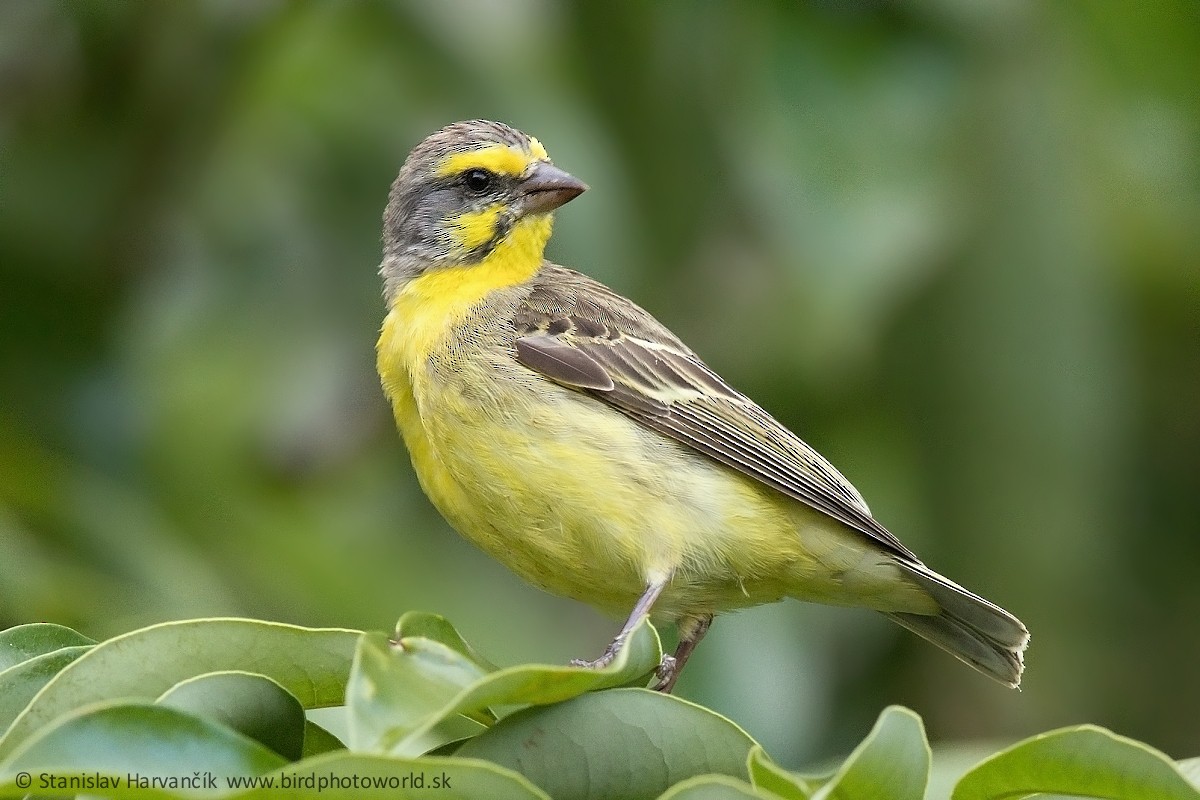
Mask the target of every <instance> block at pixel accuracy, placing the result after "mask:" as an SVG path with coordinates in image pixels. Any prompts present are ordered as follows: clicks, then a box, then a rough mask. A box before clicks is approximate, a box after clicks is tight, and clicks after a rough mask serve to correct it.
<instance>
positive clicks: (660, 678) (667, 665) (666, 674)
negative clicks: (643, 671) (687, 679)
mask: <svg viewBox="0 0 1200 800" xmlns="http://www.w3.org/2000/svg"><path fill="white" fill-rule="evenodd" d="M678 664H679V662H678V661H677V660H676V659H675V656H670V655H667V654H666V653H664V654H663V657H662V661H660V662H659V664H658V669H656V670H654V677H655V678H656V679H657V680H655V682H654V685H653V686H651V687H650V688H651V689H653V690H654V691H656V692H662V693H663V694H670V693H671V690H672V689H674V688H675V680H676V679H677V678H678V677H679V670H678Z"/></svg>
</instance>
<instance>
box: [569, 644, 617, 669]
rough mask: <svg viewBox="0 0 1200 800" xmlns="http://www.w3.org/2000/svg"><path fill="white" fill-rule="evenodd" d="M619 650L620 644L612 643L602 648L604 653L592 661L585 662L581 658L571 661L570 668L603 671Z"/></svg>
mask: <svg viewBox="0 0 1200 800" xmlns="http://www.w3.org/2000/svg"><path fill="white" fill-rule="evenodd" d="M620 649H621V643H620V642H613V643H612V644H610V645H609V646H608V647H606V648H604V652H603V653H601V654H600V657H599V658H597V659H596V660H594V661H585V660H584V659H582V658H573V659H571V666H572V667H584V668H585V669H604V668H605V667H607V666H608V665H609V664H611V663H612V662H613V659H614V658H616V657H617V651H618V650H620Z"/></svg>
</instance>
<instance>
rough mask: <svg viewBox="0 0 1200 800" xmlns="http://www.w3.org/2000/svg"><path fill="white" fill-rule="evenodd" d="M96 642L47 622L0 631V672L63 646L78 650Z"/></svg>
mask: <svg viewBox="0 0 1200 800" xmlns="http://www.w3.org/2000/svg"><path fill="white" fill-rule="evenodd" d="M95 643H96V642H95V641H94V640H92V639H89V638H88V637H86V636H84V635H83V634H82V633H78V632H76V631H73V630H71V629H70V628H66V627H63V626H62V625H53V624H51V623H49V622H35V623H31V624H29V625H17V626H16V627H14V628H9V629H7V630H4V631H0V672H3V671H4V670H6V669H8V668H9V667H14V666H16V665H17V664H20V663H21V662H22V661H25V660H27V659H30V658H34V657H36V656H41V655H45V654H46V653H53V652H54V651H55V650H61V649H63V648H64V647H81V646H86V645H89V644H95Z"/></svg>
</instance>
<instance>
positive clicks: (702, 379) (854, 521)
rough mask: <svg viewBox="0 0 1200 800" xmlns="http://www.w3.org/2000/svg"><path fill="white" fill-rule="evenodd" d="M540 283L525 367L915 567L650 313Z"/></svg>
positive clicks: (585, 281)
mask: <svg viewBox="0 0 1200 800" xmlns="http://www.w3.org/2000/svg"><path fill="white" fill-rule="evenodd" d="M543 273H549V274H546V275H545V278H546V280H545V281H544V282H543V283H541V284H539V285H538V286H536V287H535V288H534V289H533V291H532V292H531V294H530V295H529V297H528V298H526V299H525V300H524V301H523V303H522V304H521V306H520V308H519V309H518V310H517V312H516V314H515V316H514V326H515V327H516V328H517V334H518V338H517V339H516V357H517V360H518V361H519V362H520V363H522V364H524V365H525V366H526V367H528V368H529V369H532V370H534V371H536V372H538V373H540V374H542V375H543V376H545V377H547V378H549V379H550V380H553V381H555V382H556V383H559V384H561V385H563V386H568V387H570V388H573V389H577V390H580V391H584V392H586V393H588V394H590V395H592V396H594V397H596V398H597V399H599V400H601V401H603V402H605V403H607V404H608V405H610V406H611V407H613V408H615V409H617V410H619V411H621V412H622V413H624V414H626V415H628V416H629V417H631V418H632V419H634V420H636V421H637V422H639V423H641V424H643V425H645V426H646V427H648V428H651V429H652V430H655V431H658V432H659V433H662V434H663V435H665V436H669V437H670V438H672V439H675V440H676V441H679V442H682V443H684V444H686V445H688V446H690V447H692V448H694V449H695V450H696V451H698V452H700V453H702V454H704V455H705V456H708V457H709V458H712V459H713V460H715V461H718V462H720V463H722V464H725V465H726V466H728V467H731V468H733V469H736V470H738V471H739V472H741V473H743V474H745V475H748V476H749V477H751V478H754V479H755V480H758V481H760V482H762V483H763V484H765V485H767V486H770V487H771V488H773V489H775V490H777V491H779V492H781V493H783V494H785V495H788V496H789V497H792V498H794V499H796V500H798V501H800V502H802V503H805V504H806V505H808V506H810V507H812V508H814V509H816V510H818V511H820V512H822V513H824V514H827V515H828V516H830V517H832V518H833V519H836V520H838V521H840V522H842V523H844V524H845V525H848V526H849V527H851V528H853V529H855V530H857V531H859V532H861V533H862V534H864V535H865V536H868V537H870V538H871V539H873V540H875V541H876V542H878V543H879V544H880V545H882V546H884V547H886V548H887V549H888V550H890V551H891V552H892V553H894V554H895V555H897V556H899V557H901V558H902V559H904V560H906V561H910V562H916V563H919V561H918V559H917V557H916V556H915V555H914V554H913V553H912V551H910V550H909V549H908V548H907V547H905V546H904V545H903V544H902V543H901V542H900V540H899V539H897V538H896V537H895V536H893V535H892V534H891V532H889V531H888V530H887V529H886V528H884V527H883V526H882V525H880V524H879V523H878V522H876V521H875V519H874V518H873V517H872V516H871V512H870V510H869V509H868V508H867V505H866V503H865V502H864V501H863V499H862V496H861V495H860V494H859V493H858V491H857V490H856V489H855V488H854V487H853V486H852V485H851V484H850V482H849V481H847V480H846V479H845V478H844V477H842V475H841V474H840V473H839V472H838V471H837V470H836V469H834V467H833V466H832V465H831V464H830V463H829V462H828V461H826V460H825V459H824V458H822V457H821V455H820V454H818V453H817V452H816V451H815V450H813V449H812V448H811V447H809V446H808V445H807V444H805V443H804V442H803V441H801V440H800V438H799V437H797V436H796V435H795V434H794V433H792V432H791V431H789V430H788V429H787V428H785V427H784V426H783V425H782V424H780V423H779V422H778V421H776V420H775V419H774V418H773V417H772V416H771V415H770V414H768V413H767V412H766V411H765V410H763V409H762V408H761V407H760V406H758V405H757V404H755V403H754V402H753V401H752V400H750V399H749V398H748V397H746V396H745V395H743V394H741V393H740V392H738V391H736V390H735V389H733V388H732V387H730V386H729V385H728V384H727V383H726V382H725V381H724V380H723V379H722V378H721V377H720V376H719V375H717V373H715V372H713V371H712V370H711V369H709V367H708V366H707V365H706V364H704V362H703V361H701V360H700V358H699V357H698V356H696V355H695V354H694V353H692V352H691V351H690V350H689V349H687V347H686V346H684V345H683V344H682V343H681V342H680V341H679V340H678V339H677V338H676V337H675V336H674V335H673V334H671V333H670V331H668V330H667V329H666V328H664V327H663V326H662V325H661V324H660V323H658V322H657V320H655V319H654V318H653V317H651V316H650V315H649V314H648V313H646V312H645V311H643V310H642V309H640V308H638V307H637V306H635V305H633V304H632V303H630V302H629V301H628V300H625V299H624V298H621V297H620V296H619V295H616V294H614V293H613V292H611V290H609V289H607V288H606V287H604V286H602V285H601V284H599V283H596V282H595V281H592V280H591V279H589V278H586V277H585V276H582V275H579V274H578V273H575V272H572V271H570V270H566V269H563V268H561V267H554V266H552V265H547V266H546V267H544V268H543Z"/></svg>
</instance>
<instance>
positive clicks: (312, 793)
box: [233, 752, 550, 800]
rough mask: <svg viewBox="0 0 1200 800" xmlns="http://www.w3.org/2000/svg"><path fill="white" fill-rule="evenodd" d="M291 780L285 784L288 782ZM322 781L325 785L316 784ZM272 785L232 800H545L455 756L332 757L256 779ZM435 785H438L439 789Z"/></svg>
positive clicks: (503, 772) (501, 772)
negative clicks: (414, 757)
mask: <svg viewBox="0 0 1200 800" xmlns="http://www.w3.org/2000/svg"><path fill="white" fill-rule="evenodd" d="M289 778H290V783H289V782H287V779H289ZM322 779H323V780H324V782H325V785H324V786H321V784H319V783H318V782H319V781H321V780H322ZM260 781H261V782H264V783H265V782H267V781H270V782H272V783H274V786H272V787H270V788H257V789H254V790H252V791H248V792H243V793H239V794H236V795H234V796H233V797H234V798H236V800H292V798H304V797H308V798H313V800H363V798H369V797H387V798H396V799H397V800H428V798H431V797H436V798H439V800H442V799H443V798H444V800H477V799H478V798H487V800H550V798H549V797H548V796H547V795H546V794H545V793H544V792H542V791H541V790H540V789H538V788H537V787H536V786H534V785H533V784H531V783H530V782H529V781H528V780H526V779H525V778H523V777H521V776H520V775H517V774H516V773H514V772H512V771H510V770H507V769H503V768H501V767H498V766H496V765H495V764H489V763H487V762H486V761H473V760H468V759H458V758H421V759H408V758H395V757H389V756H378V755H366V754H362V753H347V752H342V753H332V754H328V755H324V756H317V757H316V758H309V759H305V760H304V761H301V762H299V763H296V764H289V765H288V766H286V767H284V768H283V769H281V770H278V771H276V772H274V773H272V774H270V775H264V776H261V778H260ZM439 784H440V787H439Z"/></svg>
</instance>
